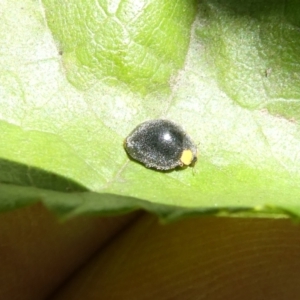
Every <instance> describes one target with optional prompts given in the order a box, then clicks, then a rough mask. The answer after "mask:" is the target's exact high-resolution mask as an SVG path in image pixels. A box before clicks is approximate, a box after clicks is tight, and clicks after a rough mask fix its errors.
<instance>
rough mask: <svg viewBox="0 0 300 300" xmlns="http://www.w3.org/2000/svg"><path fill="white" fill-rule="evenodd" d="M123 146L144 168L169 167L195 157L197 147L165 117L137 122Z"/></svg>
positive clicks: (193, 160) (166, 168)
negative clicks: (163, 118) (138, 123)
mask: <svg viewBox="0 0 300 300" xmlns="http://www.w3.org/2000/svg"><path fill="white" fill-rule="evenodd" d="M124 148H125V150H126V151H127V153H128V154H129V156H130V157H132V158H133V159H135V160H137V161H139V162H141V163H143V164H144V165H145V166H146V167H147V168H155V169H158V170H171V169H174V168H176V167H178V166H180V167H183V166H184V165H185V166H189V165H192V164H194V163H195V162H196V161H197V147H196V145H195V144H194V143H193V142H192V140H191V138H190V137H189V136H188V135H187V133H186V132H185V131H184V130H183V129H182V128H181V127H180V126H178V125H177V124H175V123H174V122H171V121H168V120H162V119H159V120H150V121H146V122H144V123H142V124H140V125H138V126H137V127H136V128H135V129H134V130H133V131H132V132H131V133H130V134H129V136H128V137H127V138H126V139H125V141H124Z"/></svg>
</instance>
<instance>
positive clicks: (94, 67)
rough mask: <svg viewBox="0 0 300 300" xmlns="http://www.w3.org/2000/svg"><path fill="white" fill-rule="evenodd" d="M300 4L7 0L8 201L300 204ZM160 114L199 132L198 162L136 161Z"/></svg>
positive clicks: (4, 157)
mask: <svg viewBox="0 0 300 300" xmlns="http://www.w3.org/2000/svg"><path fill="white" fill-rule="evenodd" d="M41 5H43V6H41ZM299 14H300V5H299V4H298V3H297V2H295V1H294V2H293V1H288V2H286V1H277V2H276V3H273V1H271V0H269V1H262V0H261V1H260V0H257V1H255V2H253V1H248V0H247V1H243V2H242V3H240V2H239V1H234V0H231V1H226V3H225V2H224V1H217V0H207V1H201V3H200V4H199V5H196V1H194V0H187V1H167V0H148V1H139V2H138V3H137V2H136V1H132V0H126V1H125V0H123V1H121V0H120V1H113V2H112V1H102V0H100V1H97V2H95V1H90V0H85V1H80V3H75V4H73V3H72V2H69V3H68V2H63V3H62V2H61V1H48V0H44V1H43V3H42V4H40V3H38V2H34V1H29V0H26V1H22V3H19V2H17V1H15V0H14V1H8V0H7V1H4V2H3V14H2V18H1V21H0V26H1V35H0V37H1V59H0V78H1V80H0V99H1V100H0V128H1V133H2V135H1V146H0V157H1V159H0V167H1V168H0V181H1V183H2V184H1V185H0V195H1V196H0V210H2V211H5V210H8V209H14V208H18V207H21V206H23V205H28V204H31V203H33V202H36V201H42V202H43V203H44V204H45V205H46V206H47V207H49V208H50V209H51V210H53V211H54V212H55V213H57V214H59V215H61V216H63V217H66V216H73V215H78V214H95V213H97V214H101V213H102V214H107V213H121V212H126V211H131V210H133V209H138V208H143V209H146V210H148V211H151V212H154V213H157V214H158V215H159V216H160V217H161V218H164V219H166V220H174V219H177V218H180V217H182V216H191V215H195V214H196V215H197V214H224V213H225V214H232V213H235V214H236V213H238V214H240V215H241V214H242V215H246V214H247V215H248V214H249V213H251V214H253V213H255V214H258V215H261V216H262V215H264V216H265V215H266V214H269V215H270V216H273V215H282V214H287V215H290V216H294V217H298V216H300V205H299V204H298V203H299V199H300V188H299V179H300V156H299V153H300V152H299V150H300V131H299V117H300V114H299V112H300V109H299V96H300V93H299V91H300V81H299V79H300V75H299V74H300V72H299V71H300V53H299V51H298V49H299V47H300V31H299V26H300V21H299V20H300V19H299V18H298V16H299ZM153 118H167V119H170V120H173V121H175V122H176V123H178V124H181V125H182V126H183V127H184V128H185V129H186V130H187V132H188V133H189V135H190V136H191V137H192V138H193V139H194V141H195V143H197V144H199V146H198V147H199V159H198V162H197V164H196V165H195V167H194V169H192V168H187V169H182V170H174V171H173V172H157V171H154V170H150V169H147V168H145V167H143V166H142V165H140V164H138V163H136V162H134V161H131V160H129V158H128V157H127V155H126V153H125V151H124V149H123V146H122V144H123V140H124V138H125V137H126V136H127V135H128V134H129V132H130V131H131V130H132V129H133V128H134V127H135V126H137V125H138V124H139V123H141V122H143V121H145V120H148V119H153Z"/></svg>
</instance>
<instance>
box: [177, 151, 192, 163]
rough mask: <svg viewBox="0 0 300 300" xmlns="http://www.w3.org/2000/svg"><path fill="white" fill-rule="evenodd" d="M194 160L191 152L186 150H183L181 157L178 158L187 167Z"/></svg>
mask: <svg viewBox="0 0 300 300" xmlns="http://www.w3.org/2000/svg"><path fill="white" fill-rule="evenodd" d="M193 160H194V154H193V152H192V151H191V150H189V149H187V150H183V151H182V154H181V157H180V161H181V162H182V163H183V164H184V165H186V166H188V165H190V164H191V163H192V161H193Z"/></svg>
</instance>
